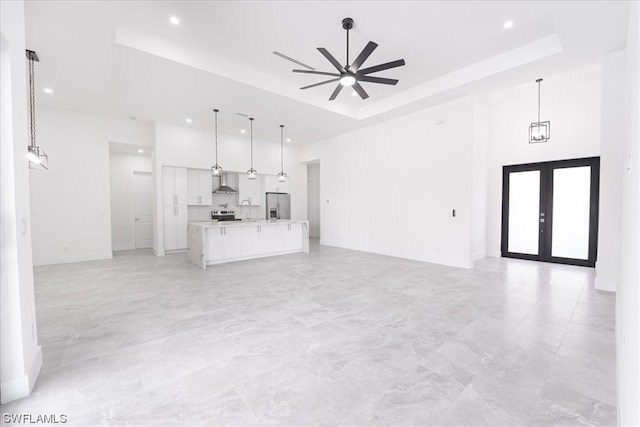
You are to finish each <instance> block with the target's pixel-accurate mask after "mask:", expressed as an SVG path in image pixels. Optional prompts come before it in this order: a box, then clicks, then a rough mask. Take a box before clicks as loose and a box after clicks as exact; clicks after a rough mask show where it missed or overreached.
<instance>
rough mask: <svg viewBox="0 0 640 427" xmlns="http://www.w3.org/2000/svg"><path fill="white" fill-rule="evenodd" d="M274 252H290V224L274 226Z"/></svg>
mask: <svg viewBox="0 0 640 427" xmlns="http://www.w3.org/2000/svg"><path fill="white" fill-rule="evenodd" d="M273 234H274V236H273V237H274V238H273V251H274V252H286V251H288V250H289V224H277V225H274V226H273Z"/></svg>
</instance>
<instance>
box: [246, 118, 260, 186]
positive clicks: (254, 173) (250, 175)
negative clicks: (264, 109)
mask: <svg viewBox="0 0 640 427" xmlns="http://www.w3.org/2000/svg"><path fill="white" fill-rule="evenodd" d="M249 123H250V124H251V134H250V138H251V168H250V169H249V170H248V171H247V178H249V179H256V178H257V177H258V171H257V170H255V169H254V168H253V117H249Z"/></svg>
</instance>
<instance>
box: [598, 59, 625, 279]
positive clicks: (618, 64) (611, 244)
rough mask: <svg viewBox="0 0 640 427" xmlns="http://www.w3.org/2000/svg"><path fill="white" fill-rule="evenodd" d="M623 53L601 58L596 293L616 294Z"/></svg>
mask: <svg viewBox="0 0 640 427" xmlns="http://www.w3.org/2000/svg"><path fill="white" fill-rule="evenodd" d="M624 73H625V53H624V51H620V52H615V53H611V54H609V55H606V56H604V57H603V58H602V114H601V117H602V120H601V124H602V129H601V130H602V137H601V141H602V142H601V146H600V188H601V190H600V206H599V215H600V218H599V219H600V221H599V230H598V261H597V263H596V280H595V287H596V289H601V290H605V291H615V290H616V286H617V283H618V273H619V268H620V231H621V230H620V221H621V220H622V213H621V209H622V174H623V172H622V164H623V161H622V157H623V145H624V91H625V87H624V85H625V78H624Z"/></svg>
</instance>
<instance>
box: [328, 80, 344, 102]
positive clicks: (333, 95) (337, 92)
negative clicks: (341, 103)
mask: <svg viewBox="0 0 640 427" xmlns="http://www.w3.org/2000/svg"><path fill="white" fill-rule="evenodd" d="M343 87H344V86H342V85H341V84H340V83H338V87H336V90H334V91H333V93H332V94H331V96H330V97H329V101H333V100H334V99H336V97H337V96H338V94H339V93H340V91H341V90H342V88H343Z"/></svg>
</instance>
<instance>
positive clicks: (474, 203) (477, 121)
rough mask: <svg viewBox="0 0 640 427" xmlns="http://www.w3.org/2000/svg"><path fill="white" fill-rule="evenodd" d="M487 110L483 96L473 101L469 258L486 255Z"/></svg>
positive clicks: (474, 258) (475, 259)
mask: <svg viewBox="0 0 640 427" xmlns="http://www.w3.org/2000/svg"><path fill="white" fill-rule="evenodd" d="M488 122H489V110H488V107H487V104H486V100H485V99H484V98H476V99H474V102H473V192H472V200H471V258H472V259H473V260H474V261H477V260H479V259H482V258H484V257H485V256H487V190H488V189H487V177H488V176H487V174H488V169H487V167H488V144H489V123H488Z"/></svg>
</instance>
